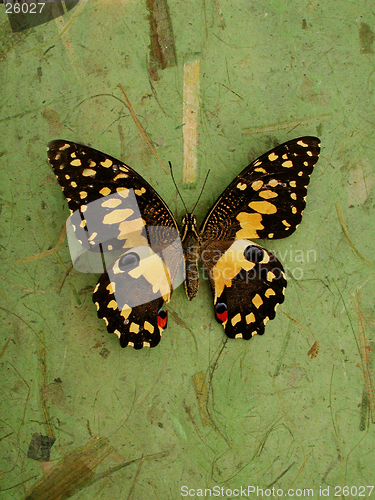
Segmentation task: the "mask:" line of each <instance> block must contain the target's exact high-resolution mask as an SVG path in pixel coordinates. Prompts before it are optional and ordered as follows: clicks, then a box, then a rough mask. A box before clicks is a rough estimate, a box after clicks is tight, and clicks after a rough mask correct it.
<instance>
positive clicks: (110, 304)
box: [107, 300, 118, 310]
mask: <svg viewBox="0 0 375 500" xmlns="http://www.w3.org/2000/svg"><path fill="white" fill-rule="evenodd" d="M107 308H108V309H113V310H115V309H117V308H118V305H117V302H116V301H115V300H111V301H110V302H108V305H107Z"/></svg>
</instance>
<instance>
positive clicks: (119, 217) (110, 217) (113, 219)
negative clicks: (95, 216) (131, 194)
mask: <svg viewBox="0 0 375 500" xmlns="http://www.w3.org/2000/svg"><path fill="white" fill-rule="evenodd" d="M133 213H134V210H132V209H131V208H123V209H122V210H112V212H110V213H109V214H107V215H105V216H104V218H103V224H118V223H119V222H123V221H124V220H125V219H127V218H128V217H130V216H131V215H132V214H133Z"/></svg>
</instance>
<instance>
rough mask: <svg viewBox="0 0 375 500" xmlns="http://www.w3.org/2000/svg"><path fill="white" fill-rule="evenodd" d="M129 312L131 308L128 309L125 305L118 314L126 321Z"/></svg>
mask: <svg viewBox="0 0 375 500" xmlns="http://www.w3.org/2000/svg"><path fill="white" fill-rule="evenodd" d="M131 312H132V308H131V307H129V306H128V305H127V304H125V305H124V307H123V308H122V311H121V312H120V316H122V317H123V318H124V319H128V317H129V315H130V313H131Z"/></svg>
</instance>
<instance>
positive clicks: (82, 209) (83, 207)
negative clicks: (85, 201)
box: [80, 205, 87, 213]
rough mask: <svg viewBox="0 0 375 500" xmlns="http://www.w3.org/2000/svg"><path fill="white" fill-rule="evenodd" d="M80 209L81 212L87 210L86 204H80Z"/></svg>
mask: <svg viewBox="0 0 375 500" xmlns="http://www.w3.org/2000/svg"><path fill="white" fill-rule="evenodd" d="M80 209H81V212H82V213H84V212H86V210H87V205H81V207H80Z"/></svg>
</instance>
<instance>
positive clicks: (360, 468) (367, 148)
mask: <svg viewBox="0 0 375 500" xmlns="http://www.w3.org/2000/svg"><path fill="white" fill-rule="evenodd" d="M218 2H219V3H218ZM219 4H220V8H221V9H222V13H223V20H224V21H225V26H224V24H223V22H222V21H221V20H220V18H219V15H218V11H217V6H218V5H219ZM169 7H170V14H171V19H172V24H173V29H174V34H175V39H176V52H177V60H178V65H177V66H176V67H174V68H169V69H166V70H163V71H160V72H159V75H160V81H158V82H154V83H153V85H154V88H155V90H156V95H157V98H158V101H159V103H158V102H157V101H156V99H155V95H154V94H153V92H152V91H151V87H150V84H149V77H148V72H147V57H148V55H149V48H148V46H149V44H150V38H149V23H148V17H147V16H148V12H147V9H146V5H145V2H139V1H138V2H136V1H134V0H133V1H129V2H128V1H111V2H109V1H108V2H103V1H93V2H91V1H87V2H82V3H81V4H79V5H78V6H77V7H76V8H74V9H73V10H72V11H71V12H69V13H68V14H67V15H65V16H64V17H60V18H58V19H56V20H55V21H51V22H49V23H47V24H44V25H41V26H36V27H35V28H33V29H31V30H26V31H24V32H21V33H14V34H12V33H11V31H10V28H9V21H8V17H7V16H6V14H5V8H4V6H2V5H1V6H0V19H1V23H0V39H1V57H0V59H1V62H0V68H1V75H0V79H1V80H0V81H1V110H0V127H1V142H0V162H1V168H0V176H1V185H0V190H1V191H0V198H1V209H2V211H1V215H0V224H1V230H0V236H1V243H0V248H1V261H2V263H1V270H0V277H1V287H0V300H1V303H0V317H1V345H0V356H1V357H0V368H1V399H0V407H1V415H0V418H1V421H0V474H1V475H0V498H1V499H2V498H4V499H13V498H14V499H23V498H25V495H26V492H27V491H28V490H30V489H31V488H32V486H33V484H34V483H35V482H36V481H37V480H38V479H39V478H40V477H41V476H42V470H46V468H48V466H49V465H50V464H45V463H44V464H41V463H39V462H38V461H36V460H32V459H30V458H28V457H27V451H28V447H29V443H30V441H31V438H32V435H33V434H34V433H40V434H43V435H48V433H53V434H54V436H55V437H56V442H55V444H54V446H53V448H52V451H51V461H52V465H56V464H58V463H59V462H60V461H61V459H62V458H63V457H64V456H65V455H66V454H67V453H69V452H71V451H73V450H75V449H77V448H79V447H81V446H84V445H87V443H89V442H90V439H94V438H95V437H101V438H106V439H108V440H109V442H110V444H111V445H112V446H113V448H114V450H113V452H112V454H110V455H109V456H108V457H107V458H106V459H105V460H104V461H103V462H102V463H101V464H100V465H99V466H98V468H97V469H96V473H97V474H100V473H106V472H108V470H109V469H111V468H112V467H117V466H119V465H124V464H123V462H126V461H129V460H136V459H141V458H142V456H144V457H146V456H148V455H154V454H160V453H161V454H162V455H156V456H151V457H149V458H146V459H144V460H143V461H142V460H138V461H136V462H134V463H132V464H130V465H128V466H126V467H119V470H117V471H113V472H112V473H110V474H104V477H102V479H100V480H98V481H96V482H94V483H93V484H91V485H88V486H85V487H84V488H82V489H80V490H79V491H78V492H77V493H76V494H75V495H74V498H75V499H85V500H86V499H90V500H91V499H114V498H116V499H128V498H131V499H137V500H138V499H146V498H147V499H149V498H150V499H151V498H152V499H160V500H161V499H163V500H164V499H177V498H182V497H181V491H180V488H181V486H183V485H187V486H188V487H189V488H193V489H197V488H210V487H213V486H214V485H218V486H220V487H224V490H225V489H226V488H229V489H234V488H238V487H240V486H243V487H247V486H248V485H254V486H259V487H262V488H266V487H267V486H271V487H272V486H274V487H275V488H283V489H284V491H285V492H286V490H287V489H288V488H314V493H315V494H314V497H317V496H318V493H319V487H320V486H323V487H325V488H327V487H328V486H330V488H331V489H330V496H329V497H330V498H334V490H333V488H334V486H344V485H348V486H360V485H364V486H367V485H371V484H374V476H375V474H374V462H375V449H374V448H375V440H374V428H373V425H372V423H371V405H372V409H374V406H373V405H374V403H373V398H374V394H373V391H372V389H371V387H370V386H371V383H372V382H371V381H372V378H371V376H372V372H373V368H374V366H373V364H372V363H371V357H372V352H371V350H372V349H371V346H372V345H373V337H374V313H373V310H374V285H373V282H374V268H373V261H374V250H373V244H374V189H373V186H374V184H375V171H374V162H375V160H374V158H375V156H374V151H375V136H374V124H375V107H374V83H375V57H374V53H373V40H372V38H373V35H372V30H374V31H375V14H374V8H373V3H372V2H370V1H365V0H363V1H357V2H345V1H343V0H327V1H321V2H316V1H313V2H311V3H309V2H308V1H298V0H292V1H288V2H284V1H281V0H280V1H279V0H273V1H264V0H262V1H260V0H254V1H251V2H249V1H245V0H244V1H240V0H229V1H224V0H218V1H216V2H214V1H213V0H205V1H204V0H202V1H199V0H192V1H189V2H179V1H177V0H171V1H170V2H169ZM303 20H305V21H303ZM361 23H362V25H361ZM363 23H365V25H367V27H366V26H364V24H363ZM363 34H365V35H366V36H365V39H364V36H363ZM48 49H49V50H48ZM47 50H48V52H47ZM198 52H199V53H201V57H202V77H201V111H200V128H199V133H200V137H199V141H200V144H199V180H198V183H197V187H196V189H194V190H191V189H190V190H189V191H184V190H183V195H184V197H185V200H186V202H187V204H188V207H190V208H191V206H192V205H193V204H194V203H195V200H196V199H197V197H198V195H199V191H200V188H201V185H202V182H203V180H204V177H205V175H206V172H207V170H208V169H211V174H210V176H209V178H208V182H207V185H206V187H205V190H204V192H203V195H202V197H201V200H200V203H199V206H198V207H197V210H196V215H197V217H198V219H199V220H201V219H202V217H203V216H204V214H205V212H206V211H207V209H208V208H209V206H210V205H211V204H212V202H213V201H214V200H215V199H216V198H217V196H218V195H219V194H220V193H221V191H222V189H224V188H225V186H226V185H227V184H228V183H229V182H230V181H231V180H232V178H233V177H234V176H235V175H236V174H237V173H239V172H240V170H241V169H242V168H243V167H244V166H246V164H247V163H248V162H249V161H250V160H251V159H254V158H255V157H256V156H258V155H260V154H262V153H264V152H265V151H267V150H268V149H270V148H271V147H273V145H274V144H275V143H276V142H284V141H286V140H288V139H292V138H293V137H298V136H299V135H319V137H320V138H321V140H322V153H321V159H320V160H319V162H318V164H317V166H316V168H315V172H314V174H313V176H312V180H311V184H310V187H309V193H308V199H307V208H306V210H305V214H304V219H303V223H302V225H301V227H300V228H299V229H298V230H297V232H296V233H295V234H293V235H292V236H291V237H290V238H287V239H285V240H279V241H275V242H264V244H265V246H267V248H268V249H271V250H273V251H274V252H276V254H277V256H278V257H279V258H280V260H281V261H282V262H283V264H284V265H285V267H286V268H288V269H289V276H290V279H289V283H288V289H287V292H286V300H285V303H284V304H283V305H282V306H281V307H280V308H279V310H278V314H277V317H276V319H275V320H274V321H272V322H270V323H269V324H268V325H267V328H266V335H264V337H262V338H255V339H253V340H252V341H250V342H244V341H228V342H227V343H226V345H225V347H224V349H223V343H224V341H225V339H224V334H223V329H222V327H221V326H220V325H218V324H217V323H216V321H215V319H214V314H213V307H212V298H211V295H210V290H209V287H208V284H207V282H202V284H201V288H200V291H199V294H198V297H197V298H196V300H194V301H193V302H191V303H189V302H188V301H187V300H186V298H185V295H184V290H183V288H182V287H180V288H179V289H178V290H177V291H176V292H175V293H174V295H173V299H172V302H171V303H170V304H169V305H168V310H169V312H170V314H169V326H168V329H167V330H166V332H165V335H164V336H163V339H162V341H161V343H160V345H159V346H158V347H157V348H156V349H152V350H148V349H143V350H142V351H139V352H136V351H134V350H132V349H125V350H122V349H120V347H119V344H118V342H117V339H116V337H115V336H109V335H108V334H107V333H106V330H105V325H104V323H103V322H102V321H101V320H98V318H97V316H96V312H95V307H94V306H93V304H92V302H91V292H90V291H87V290H88V289H89V288H88V287H91V288H92V287H93V285H94V284H95V283H96V276H94V275H87V274H79V273H77V272H76V271H75V270H71V271H70V272H69V273H68V271H69V265H70V259H69V252H68V247H67V242H66V241H65V242H64V243H63V244H62V246H61V247H60V249H59V250H58V252H57V253H53V254H51V255H49V256H45V257H43V258H39V259H37V260H33V261H29V262H18V261H20V260H21V259H25V258H27V257H30V256H32V255H37V254H40V253H41V252H44V251H46V250H48V249H49V248H51V247H53V246H55V245H56V244H57V242H58V239H59V235H60V232H61V229H62V227H63V225H64V222H65V219H66V217H67V215H68V208H67V203H66V201H65V200H64V198H63V195H62V193H61V189H60V187H59V186H58V185H57V184H56V182H55V179H54V176H53V174H52V171H51V169H50V167H49V166H48V164H47V161H46V144H47V143H48V142H49V141H50V140H52V139H56V138H64V139H69V140H73V141H76V142H84V143H87V144H90V145H92V146H93V147H95V148H97V149H100V150H103V151H105V152H107V153H109V154H111V155H112V156H115V157H121V156H122V155H121V140H120V135H121V134H120V132H119V126H121V130H122V133H123V140H122V147H123V150H124V155H123V157H122V159H123V160H125V161H126V163H128V164H129V165H131V166H132V167H134V168H135V169H136V170H137V171H138V172H139V173H140V174H142V175H143V176H144V177H145V178H146V179H147V181H149V182H150V183H151V184H152V185H153V186H154V187H155V189H156V190H157V191H158V192H159V193H160V194H161V196H162V197H163V198H164V200H165V201H166V202H167V203H168V204H169V206H170V207H171V208H172V210H173V211H174V213H175V214H176V216H178V217H180V216H181V215H182V214H183V208H182V206H181V203H180V201H179V200H178V199H177V196H176V190H175V187H174V186H173V184H172V181H171V178H170V176H169V175H166V174H164V172H163V171H162V169H161V167H160V165H159V164H158V163H157V161H156V159H155V158H154V156H153V155H152V153H151V152H150V150H149V148H148V146H147V144H146V143H145V142H144V140H143V139H142V138H141V137H140V135H139V133H138V130H137V129H136V127H135V125H134V122H133V119H132V117H131V116H130V113H129V111H128V109H127V108H126V107H125V106H124V105H123V104H122V103H121V102H120V101H119V100H118V99H121V100H122V99H123V97H122V95H121V92H120V90H119V89H118V87H117V85H118V84H119V83H121V84H122V85H123V86H124V88H125V90H126V92H127V94H128V96H129V99H130V101H131V102H132V105H133V107H134V110H135V112H136V113H137V116H138V117H139V119H140V121H141V123H142V126H143V127H144V129H145V131H146V134H147V136H148V138H149V139H150V140H151V142H152V143H153V145H154V147H155V148H156V150H157V153H158V155H159V156H160V157H161V158H162V159H163V161H164V163H167V162H168V160H171V161H172V163H173V164H174V169H175V176H176V179H177V180H178V181H180V180H181V178H182V167H181V165H182V69H183V63H184V61H185V60H187V59H188V58H189V57H190V55H191V54H192V53H198ZM337 204H340V206H341V207H342V211H343V215H344V219H345V221H346V224H347V228H348V235H349V236H350V238H351V241H352V244H353V245H354V246H355V248H356V249H357V252H359V253H355V251H354V249H353V246H351V245H350V243H349V241H348V238H347V237H346V236H345V234H344V232H343V229H342V226H341V224H340V220H339V216H338V211H337ZM307 252H310V253H309V254H307ZM307 255H309V256H310V258H309V259H307ZM314 255H315V258H314ZM361 255H362V256H364V257H365V259H367V261H369V262H366V261H365V260H364V258H362V257H361ZM297 256H299V257H301V256H303V257H304V262H299V261H298V257H297ZM307 260H308V261H307ZM293 270H294V275H295V277H294V278H293ZM360 336H362V337H361V338H360ZM315 342H317V344H318V345H319V352H318V355H317V357H315V358H313V359H311V358H310V356H308V352H309V350H310V348H311V347H312V346H313V344H314V343H315ZM366 346H367V347H366ZM200 372H203V373H204V374H205V377H206V381H207V387H208V401H207V410H208V413H209V414H210V415H211V419H210V420H208V421H207V420H206V421H205V420H204V412H202V411H200V407H199V405H198V400H197V396H196V391H195V389H194V384H193V377H194V376H195V375H196V374H198V373H200ZM365 377H367V386H368V387H367V390H366V386H365ZM373 416H374V415H373ZM374 417H375V416H374ZM202 418H203V420H202ZM204 424H206V425H204ZM207 424H208V425H207ZM90 432H91V434H92V437H91V436H90ZM353 491H354V490H353ZM367 493H368V490H366V495H367ZM357 497H358V498H360V496H359V495H358V496H354V497H353V498H357ZM372 497H373V498H375V493H373V494H372ZM45 498H58V497H57V496H53V497H45ZM62 498H65V497H64V496H62ZM189 498H198V497H195V496H190V497H189ZM221 498H234V496H231V495H230V494H228V495H225V494H224V496H223V497H221ZM251 498H257V497H256V495H255V494H254V495H253V496H251ZM275 498H277V496H276V497H275ZM339 498H340V495H339Z"/></svg>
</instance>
